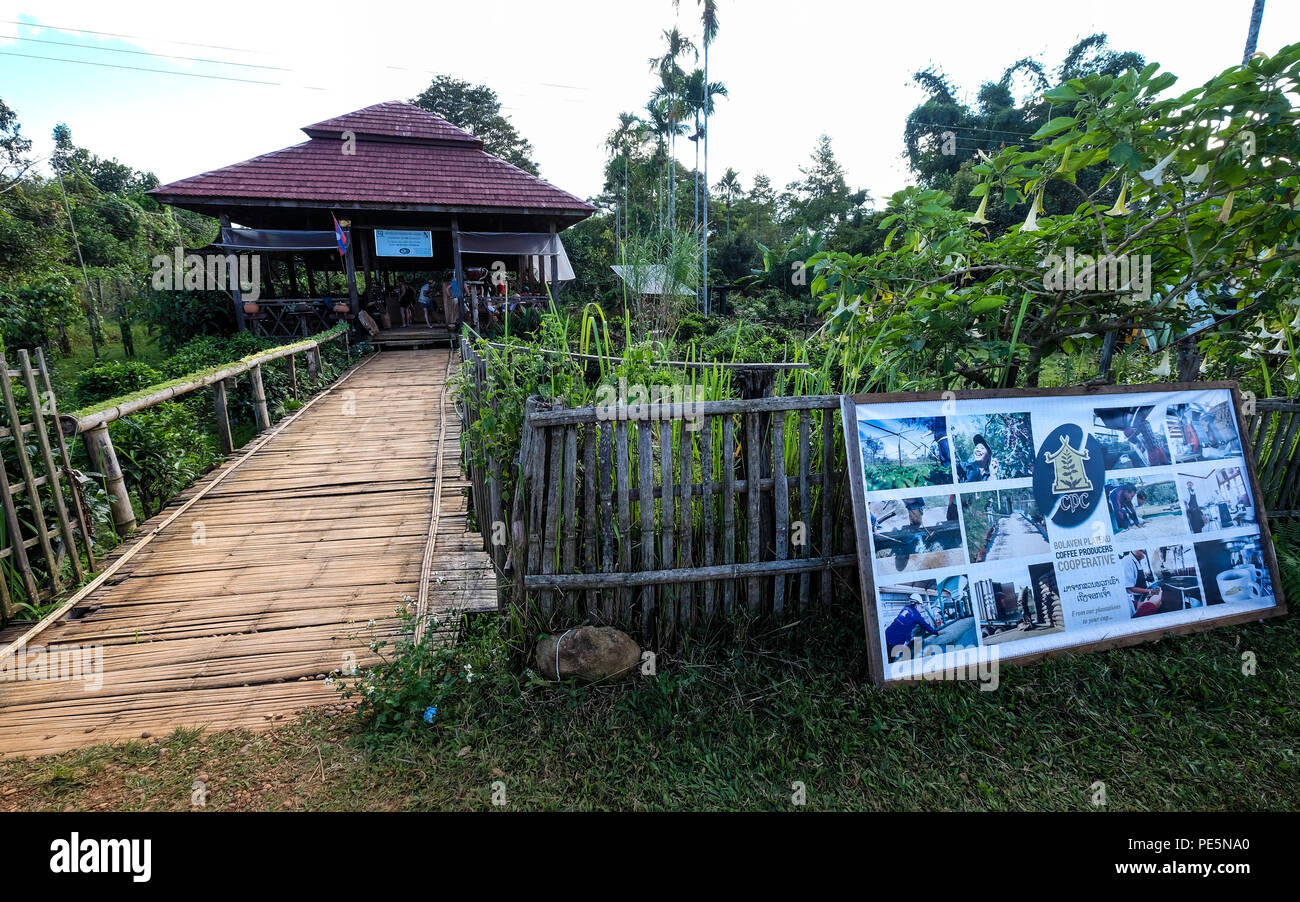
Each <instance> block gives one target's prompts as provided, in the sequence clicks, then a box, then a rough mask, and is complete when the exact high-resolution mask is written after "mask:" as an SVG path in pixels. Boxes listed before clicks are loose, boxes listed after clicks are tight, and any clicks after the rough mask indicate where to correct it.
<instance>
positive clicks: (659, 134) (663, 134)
mask: <svg viewBox="0 0 1300 902" xmlns="http://www.w3.org/2000/svg"><path fill="white" fill-rule="evenodd" d="M645 111H646V127H647V129H648V130H649V131H650V132H651V133H652V134H653V135H654V136H655V153H654V169H655V172H656V173H657V174H658V184H657V185H656V187H655V201H656V205H657V211H656V217H657V221H656V227H657V228H659V229H662V228H663V173H664V170H663V165H664V160H665V158H666V154H665V150H664V139H665V138H667V137H668V131H669V128H670V124H669V122H668V116H667V114H666V112H665V108H664V104H663V103H661V102H660V101H659V100H658V99H657V98H655V97H651V98H650V100H649V101H647V102H646V105H645Z"/></svg>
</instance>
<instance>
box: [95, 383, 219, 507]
mask: <svg viewBox="0 0 1300 902" xmlns="http://www.w3.org/2000/svg"><path fill="white" fill-rule="evenodd" d="M110 429H111V432H112V437H113V447H114V448H115V449H116V451H117V458H118V462H119V463H120V464H121V466H122V474H123V476H124V477H125V478H126V481H127V483H128V486H129V487H130V489H131V490H132V493H133V494H136V495H137V496H138V497H139V499H140V507H141V510H142V512H143V513H144V516H145V517H146V518H148V517H151V516H153V515H154V514H155V513H157V512H158V511H159V510H161V509H162V506H163V504H165V503H166V502H167V499H168V498H171V497H172V496H173V495H175V494H176V493H177V492H179V491H181V490H182V489H184V488H186V487H187V486H188V485H190V483H192V482H194V480H195V479H197V478H198V477H199V476H201V475H203V473H205V472H206V471H207V470H208V469H210V468H211V467H212V466H214V465H215V464H216V463H217V461H219V460H220V459H221V454H220V453H219V451H218V449H217V442H216V439H215V438H214V437H213V435H212V433H211V432H209V431H207V429H206V428H204V426H202V425H200V422H199V419H198V417H197V416H196V415H195V412H194V411H193V410H191V409H190V408H189V407H188V406H187V405H185V404H179V403H176V402H172V401H168V402H165V403H163V404H157V405H154V406H153V407H150V408H148V409H147V410H141V411H138V412H136V413H133V414H131V415H130V416H128V417H123V418H122V419H120V420H118V421H117V422H115V423H114V424H113V425H112V426H111V427H110Z"/></svg>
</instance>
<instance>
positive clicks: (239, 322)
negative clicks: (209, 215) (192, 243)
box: [221, 213, 248, 332]
mask: <svg viewBox="0 0 1300 902" xmlns="http://www.w3.org/2000/svg"><path fill="white" fill-rule="evenodd" d="M221 227H222V228H223V229H228V228H230V217H229V216H228V215H227V214H225V213H222V214H221ZM226 250H228V251H229V250H230V249H229V248H227V249H226ZM231 254H232V256H233V251H232V252H231ZM236 271H238V270H236ZM230 296H231V297H233V298H234V299H235V325H236V326H237V327H238V328H239V331H240V332H243V331H244V330H245V329H247V328H248V323H247V322H245V321H244V295H243V292H242V291H240V289H239V279H238V278H235V279H232V280H230Z"/></svg>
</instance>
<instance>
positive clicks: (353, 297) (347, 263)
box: [343, 229, 361, 316]
mask: <svg viewBox="0 0 1300 902" xmlns="http://www.w3.org/2000/svg"><path fill="white" fill-rule="evenodd" d="M347 236H348V250H347V253H345V254H344V255H343V268H344V270H345V271H346V272H347V276H348V302H349V303H350V304H351V305H352V315H353V316H356V315H357V314H358V313H360V312H361V299H360V297H359V296H358V295H357V268H356V265H355V264H354V263H353V262H352V230H351V229H348V230H347Z"/></svg>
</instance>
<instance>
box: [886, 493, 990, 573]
mask: <svg viewBox="0 0 1300 902" xmlns="http://www.w3.org/2000/svg"><path fill="white" fill-rule="evenodd" d="M868 507H869V511H868V512H869V513H870V515H871V545H872V549H873V552H874V554H875V557H876V570H877V572H881V571H883V572H886V573H903V572H911V571H917V570H934V569H937V568H939V567H955V566H958V565H960V564H964V563H966V555H965V551H964V550H963V548H962V540H961V521H960V519H959V517H958V513H957V496H956V495H929V496H925V497H920V496H916V497H911V498H899V499H896V500H893V501H873V502H871V504H870V505H868Z"/></svg>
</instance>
